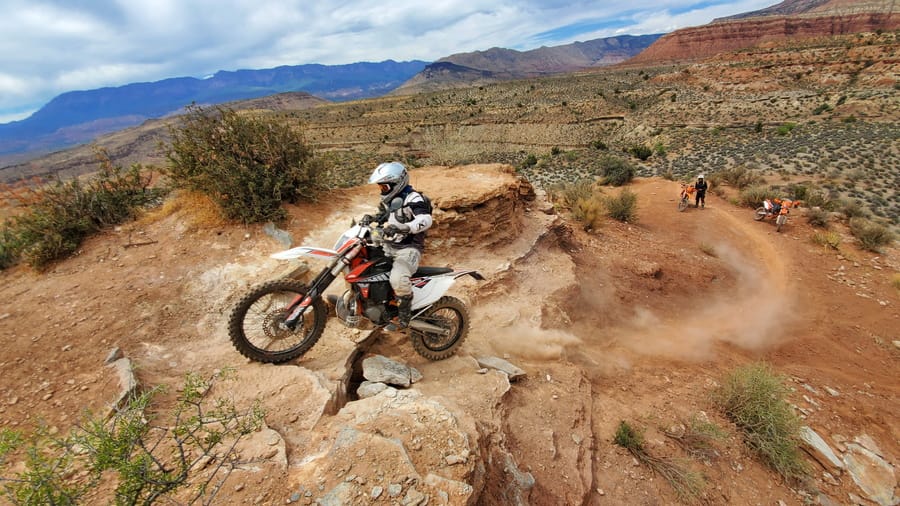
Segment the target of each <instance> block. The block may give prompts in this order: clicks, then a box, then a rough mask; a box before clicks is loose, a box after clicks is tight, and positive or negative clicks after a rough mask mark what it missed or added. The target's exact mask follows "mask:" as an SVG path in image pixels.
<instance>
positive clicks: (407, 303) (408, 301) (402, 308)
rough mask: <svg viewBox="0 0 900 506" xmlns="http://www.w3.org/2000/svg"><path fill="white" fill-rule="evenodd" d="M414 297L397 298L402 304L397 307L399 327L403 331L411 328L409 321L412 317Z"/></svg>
mask: <svg viewBox="0 0 900 506" xmlns="http://www.w3.org/2000/svg"><path fill="white" fill-rule="evenodd" d="M412 299H413V296H412V295H403V296H400V297H397V300H398V301H400V304H398V305H397V325H398V326H399V327H400V328H401V329H405V328H406V327H409V319H410V316H412Z"/></svg>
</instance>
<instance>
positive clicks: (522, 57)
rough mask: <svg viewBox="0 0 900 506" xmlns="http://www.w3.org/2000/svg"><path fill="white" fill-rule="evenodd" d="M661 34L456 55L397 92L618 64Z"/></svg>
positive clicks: (395, 92) (443, 60) (424, 72)
mask: <svg viewBox="0 0 900 506" xmlns="http://www.w3.org/2000/svg"><path fill="white" fill-rule="evenodd" d="M661 36H662V34H655V35H638V36H634V35H622V36H619V37H607V38H604V39H594V40H589V41H586V42H574V43H572V44H565V45H562V46H553V47H541V48H538V49H532V50H530V51H516V50H513V49H503V48H499V47H495V48H491V49H488V50H486V51H474V52H471V53H459V54H454V55H450V56H447V57H445V58H441V59H440V60H438V61H436V62H434V63H432V64H431V65H428V66H427V67H425V69H423V70H422V71H421V72H420V73H419V74H417V75H416V76H415V77H413V78H412V79H410V80H409V81H407V82H405V83H403V85H402V86H400V87H399V88H398V89H397V90H395V91H394V92H393V93H394V94H412V93H419V92H423V91H432V90H436V89H442V88H447V87H454V86H472V85H473V84H482V83H486V82H492V81H500V80H508V79H528V78H533V77H540V76H546V75H552V74H565V73H569V72H576V71H579V70H584V69H589V68H596V67H603V66H607V65H614V64H616V63H620V62H623V61H625V60H627V59H629V58H631V57H633V56H635V55H637V54H638V53H640V52H641V51H643V50H644V49H646V48H647V47H648V46H650V45H651V44H652V43H653V42H655V41H656V40H657V39H658V38H659V37H661Z"/></svg>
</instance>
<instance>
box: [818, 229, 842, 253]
mask: <svg viewBox="0 0 900 506" xmlns="http://www.w3.org/2000/svg"><path fill="white" fill-rule="evenodd" d="M812 241H813V242H814V243H816V244H818V245H819V246H822V247H825V248H831V249H833V250H839V249H840V247H841V236H840V234H838V233H837V232H816V233H814V234H813V236H812Z"/></svg>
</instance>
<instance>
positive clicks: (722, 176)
mask: <svg viewBox="0 0 900 506" xmlns="http://www.w3.org/2000/svg"><path fill="white" fill-rule="evenodd" d="M762 181H763V179H762V177H761V176H760V175H759V174H756V173H755V172H753V171H752V170H750V169H748V168H747V167H743V166H737V167H730V168H728V169H723V170H720V171H717V172H714V173H713V174H711V175H710V176H709V182H710V185H712V186H721V184H720V183H723V182H724V183H727V184H728V185H730V186H733V187H735V188H737V189H739V190H741V189H744V188H746V187H748V186H750V185H752V184H759V183H761V182H762Z"/></svg>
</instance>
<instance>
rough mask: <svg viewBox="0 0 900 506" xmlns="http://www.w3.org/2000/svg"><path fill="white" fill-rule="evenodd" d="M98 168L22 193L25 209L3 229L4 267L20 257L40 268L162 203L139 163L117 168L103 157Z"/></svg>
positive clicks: (1, 254) (0, 245)
mask: <svg viewBox="0 0 900 506" xmlns="http://www.w3.org/2000/svg"><path fill="white" fill-rule="evenodd" d="M99 156H100V170H99V171H98V172H97V174H96V175H95V176H94V177H92V178H90V179H88V180H86V181H81V180H79V179H72V180H69V181H63V180H61V179H57V180H56V181H54V182H52V183H51V184H49V185H47V186H44V187H38V188H30V189H23V190H22V191H23V192H26V193H27V195H25V196H24V198H22V199H21V200H24V201H26V202H28V205H27V207H26V210H25V211H24V212H23V213H21V214H18V215H16V216H13V217H12V218H9V219H8V220H7V221H6V223H5V224H4V226H3V230H2V231H0V267H3V268H5V267H9V266H10V265H12V264H14V263H15V262H16V261H18V260H19V259H23V260H25V261H26V262H28V264H29V265H31V266H32V267H34V268H35V269H38V270H42V269H44V268H46V267H47V266H48V265H49V264H50V263H51V262H53V261H55V260H58V259H61V258H64V257H66V256H68V255H70V254H72V253H74V252H75V251H76V250H77V249H78V247H79V246H80V245H81V243H82V242H83V241H84V240H85V239H86V238H87V237H88V236H90V235H91V234H94V233H96V232H98V231H99V230H101V229H102V228H103V227H106V226H110V225H116V224H119V223H122V222H124V221H126V220H128V219H131V218H133V217H134V216H135V215H136V213H137V210H138V209H139V208H140V207H142V206H145V205H147V204H150V203H155V202H157V201H158V200H159V198H160V196H161V195H162V194H163V191H162V190H160V189H155V188H150V177H149V175H147V174H146V173H145V171H144V169H143V167H141V166H140V165H134V166H132V167H131V168H130V169H128V170H123V169H122V168H121V167H114V166H113V165H112V164H111V162H110V161H109V158H107V157H106V156H105V154H104V153H100V154H99Z"/></svg>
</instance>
